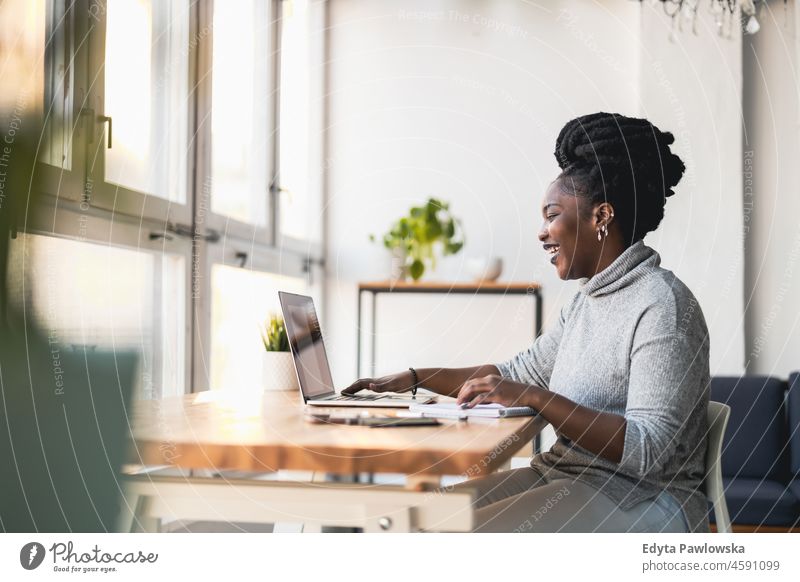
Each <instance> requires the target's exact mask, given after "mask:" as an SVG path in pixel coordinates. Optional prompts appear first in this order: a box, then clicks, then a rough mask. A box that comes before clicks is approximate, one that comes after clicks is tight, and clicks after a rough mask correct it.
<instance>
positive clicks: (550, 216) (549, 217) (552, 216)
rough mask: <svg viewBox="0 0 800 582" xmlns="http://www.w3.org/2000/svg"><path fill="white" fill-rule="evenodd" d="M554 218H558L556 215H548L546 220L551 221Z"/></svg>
mask: <svg viewBox="0 0 800 582" xmlns="http://www.w3.org/2000/svg"><path fill="white" fill-rule="evenodd" d="M556 216H558V214H548V215H547V220H553V219H554V218H555V217H556Z"/></svg>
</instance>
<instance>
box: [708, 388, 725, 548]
mask: <svg viewBox="0 0 800 582" xmlns="http://www.w3.org/2000/svg"><path fill="white" fill-rule="evenodd" d="M730 415H731V407H730V406H728V405H727V404H722V403H720V402H713V401H711V402H709V403H708V449H707V450H706V478H705V481H704V485H705V490H706V495H707V496H708V499H709V500H710V501H711V503H712V505H713V506H714V520H715V521H716V522H717V532H718V533H731V531H732V529H731V518H730V516H729V515H728V505H727V504H726V503H725V487H724V485H723V483H722V462H721V455H722V437H723V436H724V435H725V427H727V426H728V417H730Z"/></svg>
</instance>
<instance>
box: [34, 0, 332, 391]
mask: <svg viewBox="0 0 800 582" xmlns="http://www.w3.org/2000/svg"><path fill="white" fill-rule="evenodd" d="M47 1H48V2H49V3H52V2H67V3H68V0H47ZM68 4H69V3H68ZM321 4H322V5H323V11H324V10H325V8H324V4H325V2H324V1H321ZM71 6H72V8H71V10H72V11H73V12H72V17H73V19H74V22H75V28H74V29H73V30H74V32H75V33H77V32H80V31H82V32H84V36H82V37H81V38H84V40H85V42H82V43H81V44H80V45H76V47H75V51H76V52H75V54H74V55H73V57H72V62H73V65H74V67H75V68H74V71H73V75H74V78H75V79H76V80H75V83H74V85H73V95H72V102H73V104H74V106H73V121H74V123H73V133H72V170H71V171H69V172H68V171H66V170H62V169H61V168H58V167H55V166H48V165H46V164H40V170H41V171H42V176H43V178H44V180H43V188H42V190H43V192H42V194H43V195H42V196H41V197H40V201H39V212H38V213H31V214H30V215H29V219H30V220H29V222H28V224H25V225H23V226H22V227H21V228H20V229H19V230H21V231H23V232H28V233H31V234H38V235H44V236H50V237H57V238H67V239H72V240H78V241H85V242H93V243H100V244H105V245H112V246H115V247H119V248H125V249H132V250H137V251H144V252H154V253H157V252H168V253H172V254H178V255H181V256H183V257H184V261H185V265H186V269H185V273H184V281H185V285H184V288H185V301H184V304H185V306H184V309H185V317H184V328H185V336H184V338H183V341H184V349H183V353H184V374H183V377H184V391H185V392H186V393H193V392H200V391H203V390H207V389H208V388H209V376H208V371H209V370H208V365H209V360H208V353H207V350H208V349H210V347H211V342H210V339H211V338H210V333H211V315H212V314H211V298H210V292H211V288H210V279H211V272H212V269H213V266H214V265H215V264H224V265H237V266H238V265H239V264H240V261H241V255H237V253H240V252H244V253H246V254H247V257H246V260H245V264H244V267H245V268H248V269H252V270H256V271H261V272H265V273H274V274H282V275H289V276H294V277H299V278H306V279H307V280H308V281H309V286H310V289H312V291H310V292H312V293H313V294H314V295H315V296H318V297H320V298H321V295H322V292H323V290H324V285H323V284H322V283H323V279H322V278H323V277H324V268H323V264H324V263H323V257H324V233H320V236H319V237H318V238H319V240H318V241H314V242H309V241H302V240H298V239H291V238H288V237H282V236H280V225H279V220H280V212H279V204H280V200H279V198H280V197H279V176H278V175H277V168H278V156H279V151H278V149H279V147H278V146H279V143H280V142H279V128H278V123H279V111H278V106H279V94H278V89H279V88H278V82H279V77H278V75H279V66H278V63H279V60H280V50H279V49H280V20H281V17H280V14H281V6H282V0H269V3H268V6H269V8H268V15H267V17H268V19H269V25H270V30H271V32H272V34H271V35H270V36H271V40H270V54H271V59H270V67H271V70H270V72H269V73H270V75H269V77H268V82H269V83H270V90H269V91H268V93H269V95H270V96H271V99H270V103H268V105H267V106H268V108H269V115H268V124H269V127H268V128H267V130H268V133H267V135H268V137H269V143H268V156H267V157H268V159H267V160H265V163H266V164H268V174H267V175H268V176H270V180H269V184H268V186H269V188H268V191H267V192H265V193H264V195H265V196H266V197H267V204H266V208H267V209H268V213H269V214H268V220H267V221H266V224H265V226H263V227H260V226H255V225H253V224H246V223H243V222H240V221H237V220H234V219H230V218H228V217H225V216H221V215H217V214H214V213H213V212H211V204H210V202H211V200H210V195H211V193H210V192H209V191H206V190H208V184H210V181H209V179H210V173H211V145H212V144H211V139H212V138H211V123H210V120H211V113H212V111H211V108H212V78H211V74H212V71H211V67H212V62H213V60H212V59H213V52H212V51H213V0H197V1H194V2H192V3H191V7H190V27H189V47H188V58H189V73H188V74H189V79H188V87H189V96H190V103H189V104H188V111H189V120H188V133H189V136H190V139H189V141H188V144H187V146H188V148H189V149H188V151H187V156H188V159H187V177H186V184H187V192H186V204H177V203H174V202H170V201H168V200H166V199H163V198H159V197H157V196H148V195H146V194H143V193H140V192H136V191H134V190H130V189H127V188H124V187H122V186H118V185H117V184H110V183H106V182H105V181H104V171H105V160H104V156H99V157H100V158H103V159H101V160H100V161H99V162H98V163H96V164H95V166H94V169H91V168H90V165H91V164H90V163H89V159H90V157H91V151H92V150H91V148H92V146H98V145H101V146H102V147H105V143H103V142H102V141H101V140H103V139H105V126H104V124H103V123H100V122H99V121H98V116H101V115H103V114H104V110H103V102H104V101H103V97H104V93H103V91H104V88H103V83H102V79H103V77H102V75H100V76H98V73H101V72H102V71H103V67H104V58H105V55H104V53H105V0H91V2H90V1H89V0H76V1H75V2H74V3H73V4H72V5H71ZM325 13H326V12H323V14H325ZM81 27H85V28H81ZM204 30H211V31H212V32H211V33H210V34H203V31H204ZM75 38H77V36H75ZM320 48H321V51H322V52H321V53H320V55H321V57H322V60H321V63H324V52H325V51H326V50H327V46H326V42H325V41H324V40H323V41H322V45H321V47H320ZM323 76H324V73H323ZM319 88H320V89H323V88H324V82H321V84H320V85H319ZM323 96H324V93H322V94H321V95H320V96H319V98H320V111H319V112H318V115H319V120H320V121H322V120H323V119H324V114H323V110H324V107H323V105H322V104H323V103H324V99H323ZM318 135H320V136H321V135H322V134H321V133H319V134H318ZM322 139H323V138H322V137H320V140H322ZM314 148H315V150H317V153H318V155H319V158H320V162H321V159H322V158H321V156H322V152H323V151H324V142H322V141H321V142H320V143H319V144H315V145H314ZM76 160H80V163H76ZM42 166H46V167H42ZM319 167H320V168H322V164H321V163H320V166H319ZM67 173H68V174H69V175H67V176H65V174H67ZM317 187H318V188H320V191H319V194H318V199H319V201H320V203H321V206H322V207H321V208H320V211H322V210H323V208H324V199H325V194H324V176H322V175H320V176H319V178H318V180H317ZM145 199H146V200H145ZM145 201H146V205H145ZM142 208H146V211H145V212H142ZM82 217H89V218H90V220H89V221H88V223H86V222H83V221H84V220H85V218H82ZM323 222H324V221H323ZM82 225H83V226H82ZM152 316H153V317H154V318H156V317H158V314H157V313H153V314H152Z"/></svg>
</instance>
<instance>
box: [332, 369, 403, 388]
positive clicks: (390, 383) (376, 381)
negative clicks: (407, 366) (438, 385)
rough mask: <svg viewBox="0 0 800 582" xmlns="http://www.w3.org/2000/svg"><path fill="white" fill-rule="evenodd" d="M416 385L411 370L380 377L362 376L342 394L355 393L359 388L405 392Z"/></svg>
mask: <svg viewBox="0 0 800 582" xmlns="http://www.w3.org/2000/svg"><path fill="white" fill-rule="evenodd" d="M412 386H414V375H413V374H412V373H411V370H406V371H405V372H400V373H398V374H389V375H388V376H382V377H380V378H361V379H359V380H356V381H355V382H353V383H352V384H350V386H348V387H347V388H345V389H344V390H342V394H355V393H356V392H358V391H359V390H372V391H374V392H405V391H406V390H411V388H412Z"/></svg>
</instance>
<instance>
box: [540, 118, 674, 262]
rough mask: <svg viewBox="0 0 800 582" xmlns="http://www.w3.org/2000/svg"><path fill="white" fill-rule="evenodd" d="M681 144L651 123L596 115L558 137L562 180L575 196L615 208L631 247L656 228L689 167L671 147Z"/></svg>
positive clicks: (567, 127)
mask: <svg viewBox="0 0 800 582" xmlns="http://www.w3.org/2000/svg"><path fill="white" fill-rule="evenodd" d="M673 141H675V138H674V136H673V135H672V134H671V133H669V132H663V131H661V130H660V129H658V128H657V127H656V126H655V125H653V124H652V123H650V122H649V121H647V120H646V119H637V118H634V117H625V116H624V115H619V114H618V113H593V114H591V115H584V116H582V117H577V118H575V119H573V120H572V121H569V122H568V123H567V124H566V125H565V126H564V127H563V129H562V130H561V132H560V133H559V134H558V139H557V140H556V151H555V156H556V160H558V165H559V167H560V168H561V170H562V171H561V174H560V175H559V178H560V180H559V182H560V184H561V187H562V189H564V190H566V191H567V192H569V193H570V194H574V195H578V196H582V197H584V198H587V199H588V200H589V202H590V203H591V204H590V205H588V208H591V207H592V206H594V204H600V203H602V202H608V203H609V204H611V205H612V206H613V207H614V216H615V219H616V220H617V221H618V223H619V225H620V227H621V229H622V234H623V237H624V241H625V244H626V246H627V245H631V244H633V243H635V242H636V241H639V240H641V239H642V238H644V235H646V234H647V233H648V232H650V231H652V230H655V229H656V228H657V227H658V225H659V223H660V222H661V219H662V218H664V205H665V204H666V201H667V198H668V197H669V196H672V195H673V194H675V192H674V190H673V189H672V188H673V187H674V186H675V185H676V184H677V183H678V182H679V181H680V179H681V176H682V175H683V172H684V170H685V169H686V166H684V164H683V162H682V161H681V159H680V158H679V157H678V156H676V155H675V154H673V153H672V152H671V151H670V149H669V145H670V144H671V143H672V142H673Z"/></svg>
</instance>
